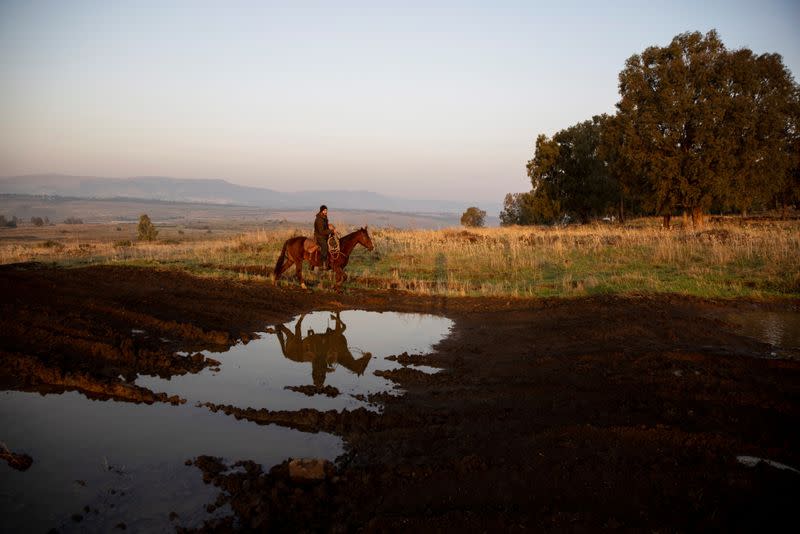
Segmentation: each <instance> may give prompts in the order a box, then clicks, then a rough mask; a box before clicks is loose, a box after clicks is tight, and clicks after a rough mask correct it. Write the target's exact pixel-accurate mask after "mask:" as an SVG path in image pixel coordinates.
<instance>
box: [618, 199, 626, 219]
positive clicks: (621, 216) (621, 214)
mask: <svg viewBox="0 0 800 534" xmlns="http://www.w3.org/2000/svg"><path fill="white" fill-rule="evenodd" d="M623 198H624V197H623V196H622V193H620V195H619V223H620V224H623V223H624V222H625V203H624V202H623Z"/></svg>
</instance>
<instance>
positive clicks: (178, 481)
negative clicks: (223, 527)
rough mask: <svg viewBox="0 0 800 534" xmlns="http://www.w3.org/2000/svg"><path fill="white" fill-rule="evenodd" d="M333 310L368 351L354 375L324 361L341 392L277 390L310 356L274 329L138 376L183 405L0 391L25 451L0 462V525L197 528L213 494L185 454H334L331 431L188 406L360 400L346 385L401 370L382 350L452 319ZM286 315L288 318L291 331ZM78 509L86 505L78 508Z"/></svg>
mask: <svg viewBox="0 0 800 534" xmlns="http://www.w3.org/2000/svg"><path fill="white" fill-rule="evenodd" d="M340 317H341V320H342V323H343V324H342V325H340V329H339V330H340V331H339V334H341V335H343V336H344V338H345V339H346V343H345V346H346V347H348V348H349V353H351V354H352V358H353V359H354V360H359V359H360V358H362V351H363V352H371V353H372V357H371V358H369V359H368V360H366V361H365V360H361V361H362V362H365V363H366V364H367V365H366V367H365V368H364V369H363V370H362V371H363V372H362V374H361V375H359V374H357V373H355V372H353V371H351V370H349V369H347V368H345V367H344V366H343V365H340V364H339V363H336V362H333V363H332V364H331V365H329V366H328V367H329V368H331V369H332V372H327V373H325V374H324V383H325V385H331V386H334V387H336V388H338V389H339V390H340V391H341V392H342V395H340V397H339V398H337V399H330V398H328V397H325V396H320V395H317V396H315V397H313V398H309V397H307V396H305V395H303V394H301V393H297V392H294V391H288V390H285V389H284V386H287V385H294V386H301V385H309V384H312V383H313V377H312V362H296V361H292V360H290V359H288V358H286V357H284V355H283V353H282V351H281V347H280V345H279V344H278V339H277V335H276V334H271V333H270V334H263V335H262V338H261V339H258V340H254V341H251V342H250V343H248V344H246V345H245V344H240V345H237V346H235V347H233V348H232V349H231V350H230V351H228V352H227V353H224V354H213V353H212V354H210V356H211V357H213V358H216V359H218V360H220V361H221V362H222V363H221V366H220V368H221V371H220V372H217V373H215V372H212V371H210V370H208V369H206V370H205V371H203V372H202V373H199V374H195V375H193V374H187V375H184V376H178V377H174V378H173V379H172V380H163V379H158V378H152V377H144V376H142V377H139V379H138V380H137V384H138V385H141V386H144V387H147V388H149V389H152V390H153V391H156V392H161V391H166V392H168V393H169V394H170V395H172V394H176V393H177V394H179V395H181V396H182V397H184V398H186V399H187V401H188V402H187V403H186V404H184V405H181V406H172V405H168V404H160V403H157V404H153V405H146V404H132V403H125V402H116V401H94V400H89V399H87V398H86V397H84V396H83V395H81V394H79V393H76V392H69V393H63V394H49V395H40V394H38V393H26V392H15V391H5V392H0V429H2V433H0V441H2V442H4V443H5V444H7V445H8V447H9V448H10V449H11V450H12V451H14V452H20V453H22V452H24V453H26V454H29V455H30V456H31V457H32V458H33V465H32V466H31V468H30V469H28V470H27V471H24V472H19V471H15V470H13V469H11V468H10V467H8V466H7V465H6V463H5V462H0V518H2V521H0V532H31V531H33V532H46V531H47V530H49V529H50V528H53V527H56V528H58V529H59V530H60V531H62V532H70V531H80V532H111V531H115V527H116V525H117V524H118V523H125V524H126V526H127V531H129V532H131V531H133V532H140V531H146V532H172V531H174V527H175V526H176V525H182V526H199V525H200V524H201V523H202V520H203V519H205V518H207V517H208V514H206V513H205V511H204V506H205V505H206V504H207V503H210V502H213V500H214V499H215V497H216V493H217V490H216V489H215V488H213V487H211V486H208V485H206V484H204V483H203V482H202V477H201V473H200V471H199V470H198V469H197V468H195V467H190V466H185V465H184V461H185V460H187V459H189V458H194V457H196V456H198V455H201V454H208V455H211V456H221V457H223V458H225V459H226V460H228V461H234V460H239V459H250V460H254V461H255V462H258V463H260V464H262V465H263V466H264V468H265V469H269V467H271V466H272V465H275V464H276V463H279V462H281V461H283V460H284V459H286V458H289V457H318V458H329V459H333V458H336V457H337V456H339V455H340V454H341V453H342V451H343V449H342V442H341V440H340V439H339V438H337V437H335V436H332V435H330V434H325V433H316V434H311V433H303V432H299V431H296V430H291V429H287V428H282V427H278V426H275V425H267V426H260V425H257V424H254V423H251V422H248V421H243V420H242V421H237V420H236V419H235V418H234V417H229V416H226V415H224V414H222V413H211V412H210V411H209V410H208V409H206V408H198V407H196V406H195V403H196V402H198V401H199V402H214V403H226V404H234V405H237V406H240V407H243V408H246V407H248V406H253V407H258V408H261V407H264V408H269V409H297V408H301V407H314V408H318V409H323V410H325V409H332V408H336V409H339V408H343V407H348V408H354V407H357V406H361V405H362V403H360V402H359V401H356V400H355V399H353V398H352V397H351V396H350V395H351V394H357V393H364V394H367V393H371V392H375V391H386V390H389V389H391V388H392V384H391V383H390V382H389V381H387V380H384V379H382V378H379V377H376V376H374V375H373V372H374V371H375V370H377V369H384V370H385V369H395V368H398V367H400V365H399V364H397V363H395V362H390V361H387V360H386V359H385V357H386V356H388V355H391V354H399V353H402V352H409V353H410V354H414V353H424V352H428V351H429V349H430V348H431V345H433V344H435V343H436V342H438V341H439V340H441V339H442V338H443V337H444V336H445V335H447V333H448V331H449V328H450V325H451V324H452V323H451V322H450V321H449V320H448V319H444V318H440V317H433V316H424V315H412V314H396V313H383V314H378V313H368V312H362V311H347V312H343V313H341V315H340ZM296 323H297V320H295V321H293V322H292V323H288V324H287V325H286V327H287V328H288V329H289V330H291V331H292V332H294V327H295V325H296ZM342 326H346V328H345V330H344V331H343V332H342V331H341V327H342ZM329 327H330V329H331V330H333V331H335V330H336V321H335V320H334V319H332V318H331V314H329V313H322V312H316V313H312V314H309V315H308V316H306V317H305V318H304V319H303V322H302V335H303V337H306V336H307V334H308V331H309V330H313V331H314V332H315V333H325V332H327V330H328V328H329ZM340 359H342V360H344V358H340ZM326 363H327V362H326ZM349 364H350V365H351V366H352V362H350V363H349ZM107 466H110V467H111V468H112V469H108V467H107ZM77 481H83V482H85V485H83V484H80V483H78V482H77ZM112 490H113V492H114V493H112ZM123 492H124V495H123ZM84 506H89V507H90V508H91V511H90V512H89V513H86V512H84V511H83V508H84ZM95 509H97V510H99V514H97V515H95V514H94V510H95ZM173 511H174V512H176V513H177V514H178V515H179V519H178V520H177V521H175V522H171V521H170V520H169V514H170V512H173ZM78 513H79V514H81V515H83V516H84V519H83V520H82V521H81V522H80V523H76V522H73V521H72V520H71V516H72V514H78Z"/></svg>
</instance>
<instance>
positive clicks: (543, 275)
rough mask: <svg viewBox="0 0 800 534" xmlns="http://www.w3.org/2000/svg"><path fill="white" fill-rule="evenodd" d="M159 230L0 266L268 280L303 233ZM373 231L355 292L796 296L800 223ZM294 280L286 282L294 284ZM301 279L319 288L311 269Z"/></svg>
mask: <svg viewBox="0 0 800 534" xmlns="http://www.w3.org/2000/svg"><path fill="white" fill-rule="evenodd" d="M157 226H158V227H159V230H160V234H159V236H158V241H155V242H152V243H145V242H137V241H136V225H135V224H130V223H125V224H84V225H64V224H60V225H56V226H49V227H39V228H37V227H33V226H21V227H19V228H16V229H2V230H0V263H3V264H7V263H16V262H27V261H39V262H55V263H57V264H60V265H63V266H67V267H70V266H80V265H87V264H126V265H132V266H148V267H158V268H174V269H184V270H188V271H191V272H194V273H197V274H200V275H203V276H223V277H238V278H246V279H255V280H262V279H263V280H264V281H265V282H266V281H267V280H268V276H267V275H268V273H270V272H271V270H272V267H273V266H274V264H275V260H276V259H277V256H278V253H279V251H280V247H281V245H282V244H283V242H284V240H286V239H288V238H289V237H292V236H294V235H301V234H303V233H306V232H307V230H306V229H305V228H303V229H302V230H300V229H296V228H294V227H292V226H289V225H286V224H283V225H274V226H262V227H261V228H253V226H252V224H251V225H249V226H240V227H237V226H236V225H235V224H223V225H215V224H211V225H209V224H203V225H194V226H192V225H179V224H175V225H157ZM353 229H354V228H353ZM370 233H371V235H372V238H373V242H374V244H375V251H374V252H368V251H367V250H366V249H364V248H361V247H357V248H356V250H355V252H354V254H353V256H352V257H351V260H350V265H349V266H348V268H347V271H348V273H349V274H350V281H349V282H348V285H350V286H358V287H371V288H381V289H401V290H407V291H411V292H415V293H420V294H436V295H449V296H458V295H482V296H511V297H549V296H568V297H569V296H581V295H591V294H598V293H606V294H608V293H615V294H630V293H677V294H685V295H695V296H702V297H722V298H733V297H750V298H770V297H798V296H800V221H798V220H796V219H795V220H790V221H780V220H777V219H763V220H749V221H741V220H738V219H735V218H731V219H717V220H713V221H712V222H711V223H710V224H709V225H708V226H707V227H706V228H705V229H704V230H703V231H695V230H693V229H691V228H688V227H686V228H684V227H681V226H679V227H677V228H673V229H672V230H663V229H661V228H660V227H659V221H658V220H656V219H639V220H635V221H633V222H631V223H629V224H626V225H624V226H620V225H612V224H608V225H584V226H577V225H576V226H568V227H565V228H554V227H510V228H487V229H468V230H467V229H463V228H453V229H445V230H397V229H384V228H374V229H371V231H370ZM290 272H293V270H290V271H289V272H287V273H286V274H285V275H284V278H283V279H282V280H284V281H283V282H282V283H286V284H293V283H295V282H294V279H293V278H290V277H289V273H290ZM304 272H305V275H306V276H307V277H308V278H309V279H310V280H312V281H314V280H315V279H316V275H315V274H313V273H309V272H308V269H307V267H306V269H305V271H304ZM326 285H328V282H327V281H324V282H323V287H324V286H326Z"/></svg>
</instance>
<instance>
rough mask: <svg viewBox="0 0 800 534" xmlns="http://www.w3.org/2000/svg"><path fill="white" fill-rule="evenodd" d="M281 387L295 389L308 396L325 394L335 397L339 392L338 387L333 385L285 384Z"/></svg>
mask: <svg viewBox="0 0 800 534" xmlns="http://www.w3.org/2000/svg"><path fill="white" fill-rule="evenodd" d="M283 389H286V390H289V391H296V392H297V393H302V394H303V395H306V396H308V397H313V396H314V395H325V396H326V397H330V398H335V397H338V396H339V395H340V394H341V392H340V391H339V389H338V388H335V387H333V386H314V385H307V386H285V387H284V388H283Z"/></svg>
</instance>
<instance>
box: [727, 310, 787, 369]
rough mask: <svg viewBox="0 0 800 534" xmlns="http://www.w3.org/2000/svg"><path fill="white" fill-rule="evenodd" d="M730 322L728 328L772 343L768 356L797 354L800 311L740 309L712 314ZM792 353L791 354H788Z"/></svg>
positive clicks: (777, 356) (778, 356)
mask: <svg viewBox="0 0 800 534" xmlns="http://www.w3.org/2000/svg"><path fill="white" fill-rule="evenodd" d="M714 317H715V318H718V319H722V320H723V321H725V322H726V323H728V324H730V325H731V327H732V331H733V332H735V333H737V334H739V335H742V336H746V337H750V338H753V339H757V340H758V341H761V342H762V343H767V344H769V345H771V346H772V348H773V350H771V351H770V352H769V353H768V354H765V355H763V356H765V357H772V358H793V357H797V353H798V351H800V313H797V312H795V311H788V310H778V311H774V310H760V309H750V310H747V309H744V310H736V311H725V312H720V313H716V314H714ZM792 353H794V354H792Z"/></svg>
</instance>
